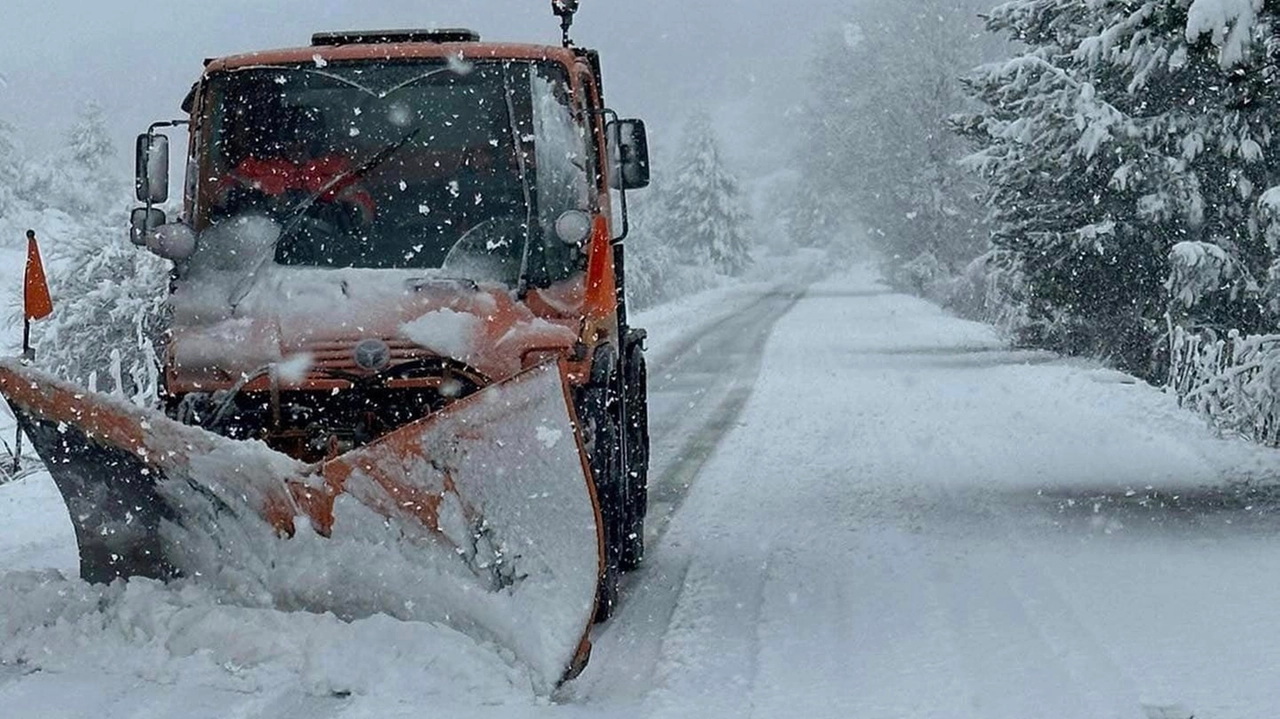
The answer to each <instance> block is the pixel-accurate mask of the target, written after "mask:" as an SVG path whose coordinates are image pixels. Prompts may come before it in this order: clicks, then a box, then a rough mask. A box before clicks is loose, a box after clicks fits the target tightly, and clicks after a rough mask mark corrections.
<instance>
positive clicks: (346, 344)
mask: <svg viewBox="0 0 1280 719" xmlns="http://www.w3.org/2000/svg"><path fill="white" fill-rule="evenodd" d="M364 339H367V338H363V337H362V338H360V339H354V340H321V341H314V342H306V343H303V344H302V345H301V346H300V347H298V348H297V349H296V350H295V351H296V352H299V353H306V354H310V355H311V358H312V361H313V363H314V364H313V367H314V369H316V370H321V369H325V370H338V371H341V372H350V373H352V374H368V372H367V371H366V370H364V369H362V368H361V367H360V366H359V365H357V364H356V359H355V349H356V345H358V344H360V342H361V341H362V340H364ZM384 341H385V342H386V343H387V346H388V347H390V348H391V365H392V366H394V365H398V364H400V363H402V362H407V361H409V360H413V359H421V358H424V357H431V356H432V354H431V353H430V352H429V351H427V350H425V349H423V348H422V347H420V346H418V345H416V344H414V343H413V342H410V341H408V340H403V339H391V340H384Z"/></svg>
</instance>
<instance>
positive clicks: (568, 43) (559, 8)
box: [551, 0, 578, 47]
mask: <svg viewBox="0 0 1280 719" xmlns="http://www.w3.org/2000/svg"><path fill="white" fill-rule="evenodd" d="M551 12H553V13H555V14H556V17H558V18H560V30H561V31H562V32H564V39H563V40H561V42H562V43H563V44H564V46H565V47H573V40H571V39H570V38H569V30H570V29H571V28H572V27H573V15H574V13H576V12H578V0H551Z"/></svg>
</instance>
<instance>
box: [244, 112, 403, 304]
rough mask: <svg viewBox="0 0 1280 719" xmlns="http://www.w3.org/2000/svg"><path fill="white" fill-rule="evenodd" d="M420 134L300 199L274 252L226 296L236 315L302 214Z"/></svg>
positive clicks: (283, 223) (288, 215) (282, 228)
mask: <svg viewBox="0 0 1280 719" xmlns="http://www.w3.org/2000/svg"><path fill="white" fill-rule="evenodd" d="M421 132H422V127H421V126H419V127H418V128H416V129H414V130H413V131H412V132H410V133H408V134H406V135H405V136H404V137H402V138H400V139H399V140H397V141H395V142H393V143H391V144H390V145H387V146H386V147H384V148H382V149H381V150H379V151H378V152H377V153H376V154H375V155H373V156H372V157H370V158H369V159H367V160H365V161H364V162H362V163H360V164H359V165H356V166H355V167H353V168H351V169H349V170H346V171H344V172H340V173H338V174H337V175H335V176H334V178H333V179H331V180H329V181H328V182H326V183H324V185H323V186H322V187H321V188H320V189H319V190H316V191H315V192H313V193H311V194H310V195H309V196H307V197H305V198H303V199H301V200H299V201H298V203H297V204H296V205H294V206H293V207H291V208H289V210H288V212H286V213H285V214H284V218H283V219H282V220H281V222H280V232H279V233H278V234H277V235H276V238H275V240H274V241H273V242H272V243H271V251H270V252H268V253H265V254H264V255H263V256H262V259H261V260H259V261H258V266H257V267H255V268H253V271H252V272H250V273H249V274H247V275H245V276H244V277H243V278H241V280H240V282H239V283H237V284H236V286H235V288H234V289H232V291H231V294H230V295H229V296H228V297H227V304H228V305H230V307H231V311H232V312H235V310H236V306H237V305H239V304H240V300H243V299H244V297H245V295H247V294H249V285H250V282H251V281H252V280H253V278H254V277H257V275H258V273H259V272H260V271H262V268H263V267H265V266H266V265H267V263H268V262H271V260H272V258H273V257H275V253H276V250H275V248H276V246H277V245H278V244H279V243H280V238H282V237H284V236H285V235H288V234H289V233H290V232H291V231H292V230H293V229H294V227H296V226H297V224H298V223H299V222H300V221H301V220H302V217H303V215H304V214H306V212H307V210H309V209H311V207H312V206H313V205H315V204H316V203H317V202H319V201H320V199H321V198H322V197H324V196H325V195H327V194H329V193H330V192H331V191H333V189H334V188H335V187H339V186H341V185H342V183H344V182H347V181H348V180H358V179H360V178H361V177H363V176H365V175H366V174H368V173H370V172H372V171H373V170H375V169H377V168H378V167H381V166H382V165H383V164H384V163H385V162H386V161H387V160H390V159H391V158H392V156H394V155H395V154H396V153H397V152H399V151H400V149H401V148H403V147H404V146H405V145H407V144H409V143H410V142H412V141H413V139H414V138H415V137H417V136H418V135H419V134H421Z"/></svg>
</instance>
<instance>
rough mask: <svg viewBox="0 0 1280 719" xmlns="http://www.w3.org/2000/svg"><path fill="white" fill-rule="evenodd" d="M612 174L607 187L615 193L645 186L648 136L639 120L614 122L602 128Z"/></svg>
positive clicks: (647, 176)
mask: <svg viewBox="0 0 1280 719" xmlns="http://www.w3.org/2000/svg"><path fill="white" fill-rule="evenodd" d="M606 134H607V138H608V141H609V160H610V163H611V169H612V172H611V173H610V176H609V186H610V187H612V188H613V189H615V190H639V189H641V188H644V187H648V186H649V136H648V134H647V133H646V132H645V129H644V121H643V120H614V121H613V122H610V123H609V125H608V127H607V128H606Z"/></svg>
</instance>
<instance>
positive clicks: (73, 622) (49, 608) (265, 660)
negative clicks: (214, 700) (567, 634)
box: [0, 571, 532, 705]
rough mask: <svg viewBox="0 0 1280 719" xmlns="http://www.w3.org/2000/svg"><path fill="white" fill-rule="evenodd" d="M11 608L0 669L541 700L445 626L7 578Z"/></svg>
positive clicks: (238, 688)
mask: <svg viewBox="0 0 1280 719" xmlns="http://www.w3.org/2000/svg"><path fill="white" fill-rule="evenodd" d="M0 607H2V608H3V610H0V670H3V669H5V668H16V669H18V670H20V671H21V672H22V673H24V674H26V673H34V672H50V673H55V674H68V675H71V676H77V677H83V678H84V680H85V681H86V682H90V683H93V682H102V683H103V684H107V685H110V684H112V683H115V684H118V685H121V686H131V685H133V684H136V683H137V682H138V681H139V680H141V681H146V682H156V683H160V684H164V685H169V686H174V687H177V688H182V687H187V688H190V687H191V685H193V684H198V685H199V686H200V687H201V689H202V690H203V691H206V692H207V691H208V690H211V689H213V690H218V689H221V690H228V691H233V692H236V693H257V692H267V691H270V690H271V689H272V688H273V687H277V686H279V685H280V684H281V682H282V681H288V682H290V683H291V684H292V685H294V686H295V687H300V688H302V689H303V691H305V692H306V693H308V694H311V695H314V696H335V695H336V696H342V695H348V694H350V695H368V696H373V695H378V694H380V693H394V694H395V695H396V696H398V697H402V698H404V699H413V698H416V699H418V700H420V701H427V700H430V701H431V702H433V703H443V704H446V705H448V704H466V705H474V704H476V703H480V704H499V705H501V704H509V703H526V704H527V703H530V702H531V701H532V700H531V697H532V691H531V685H530V680H529V677H528V675H527V674H526V673H525V672H524V671H523V670H522V669H520V668H518V667H517V666H515V665H513V664H512V663H510V662H508V661H506V660H504V658H503V656H502V655H501V653H499V652H497V651H494V650H493V649H491V648H488V647H485V646H482V645H480V644H477V643H476V642H475V641H474V640H472V639H470V638H468V637H466V636H464V635H462V634H459V633H458V632H455V631H453V630H451V629H448V628H446V627H443V626H440V625H437V624H431V623H422V622H404V621H398V620H395V619H392V618H390V617H387V616H383V615H377V616H372V617H369V618H367V619H361V620H358V621H354V622H343V621H341V620H339V619H338V618H337V617H335V616H333V615H331V614H306V613H295V614H289V613H283V612H277V611H273V610H269V609H260V608H251V607H243V606H235V605H228V604H224V603H223V602H222V600H221V598H220V597H219V596H217V595H216V594H214V593H212V592H210V591H209V590H207V589H205V588H202V587H200V586H197V585H195V584H191V583H186V584H177V585H170V586H165V585H162V584H160V583H158V582H154V581H151V580H142V579H135V580H132V581H130V582H128V583H125V582H116V583H115V584H112V585H110V586H103V585H89V584H86V583H84V582H81V581H79V580H69V579H65V578H64V577H63V576H62V575H60V574H58V573H56V572H48V571H46V572H13V573H9V574H6V575H4V576H3V581H0ZM91 693H92V692H91Z"/></svg>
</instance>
